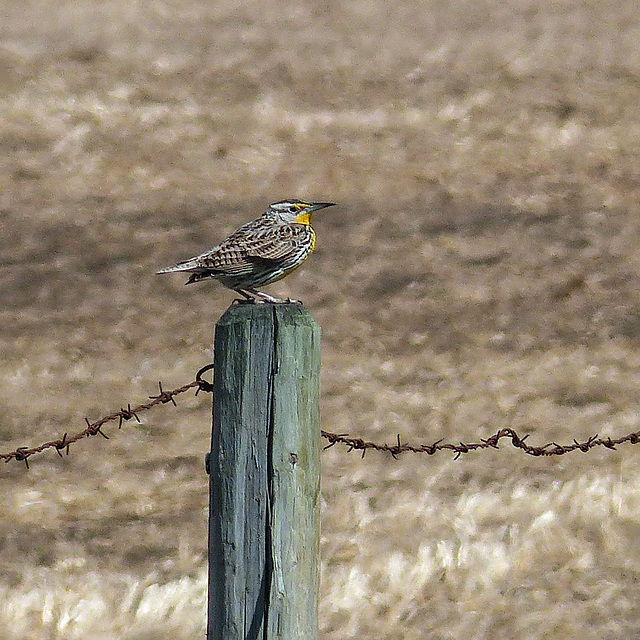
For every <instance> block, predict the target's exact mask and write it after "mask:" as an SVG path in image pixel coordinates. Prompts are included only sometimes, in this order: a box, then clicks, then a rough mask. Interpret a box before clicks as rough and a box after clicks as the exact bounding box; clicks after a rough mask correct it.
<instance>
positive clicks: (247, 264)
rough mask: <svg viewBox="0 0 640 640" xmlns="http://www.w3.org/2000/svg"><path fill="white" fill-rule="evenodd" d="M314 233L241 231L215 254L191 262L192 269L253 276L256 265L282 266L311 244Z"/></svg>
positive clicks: (301, 229) (282, 228) (292, 228)
mask: <svg viewBox="0 0 640 640" xmlns="http://www.w3.org/2000/svg"><path fill="white" fill-rule="evenodd" d="M312 235H313V231H312V230H311V229H310V228H309V227H308V226H306V225H278V226H274V227H270V228H269V227H265V228H255V227H253V228H251V227H249V226H248V225H247V227H241V228H240V229H238V231H236V232H235V233H233V234H232V235H230V236H229V237H228V238H227V239H226V240H225V241H224V242H222V243H221V244H220V245H218V246H217V247H215V248H214V249H212V250H211V251H209V252H207V253H205V254H202V255H201V256H198V257H197V258H194V259H193V260H189V261H187V262H189V263H191V264H192V265H193V266H192V268H198V269H200V270H206V271H211V272H213V273H224V274H229V275H242V274H244V273H251V272H253V270H254V269H255V266H256V263H265V262H272V263H278V262H281V261H283V260H285V259H286V258H287V257H288V256H290V255H291V254H292V253H296V248H297V247H298V246H299V245H301V244H304V243H306V242H309V241H310V238H311V236H312Z"/></svg>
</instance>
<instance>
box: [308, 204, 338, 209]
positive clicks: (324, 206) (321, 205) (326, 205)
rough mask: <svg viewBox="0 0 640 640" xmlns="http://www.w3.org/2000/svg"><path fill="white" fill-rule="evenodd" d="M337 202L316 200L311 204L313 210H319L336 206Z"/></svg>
mask: <svg viewBox="0 0 640 640" xmlns="http://www.w3.org/2000/svg"><path fill="white" fill-rule="evenodd" d="M335 206H336V203H335V202H314V203H313V204H312V205H311V211H318V210H320V209H326V208H327V207H335Z"/></svg>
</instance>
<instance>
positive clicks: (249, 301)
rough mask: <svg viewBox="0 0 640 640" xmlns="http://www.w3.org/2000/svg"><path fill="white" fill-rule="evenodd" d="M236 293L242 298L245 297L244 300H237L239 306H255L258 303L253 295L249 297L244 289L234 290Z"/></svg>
mask: <svg viewBox="0 0 640 640" xmlns="http://www.w3.org/2000/svg"><path fill="white" fill-rule="evenodd" d="M234 291H235V292H236V293H239V294H240V295H241V296H244V297H243V298H236V299H235V300H234V302H237V303H238V304H255V303H256V299H255V298H254V297H253V296H252V295H249V294H248V293H247V292H246V291H243V290H242V289H234Z"/></svg>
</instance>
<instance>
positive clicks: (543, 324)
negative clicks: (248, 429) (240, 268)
mask: <svg viewBox="0 0 640 640" xmlns="http://www.w3.org/2000/svg"><path fill="white" fill-rule="evenodd" d="M3 10H4V16H3V20H2V21H1V22H0V105H1V106H0V113H1V114H2V117H1V119H0V149H1V150H2V153H0V223H1V225H2V232H3V242H2V244H1V245H0V274H1V276H2V277H1V278H0V290H1V296H2V297H1V300H2V307H1V308H0V326H1V331H2V336H3V341H2V346H3V349H2V351H3V359H2V365H1V367H0V402H1V406H2V420H1V422H0V447H1V450H3V451H4V450H9V449H11V448H13V447H15V446H17V445H22V444H27V443H28V444H36V443H39V442H41V441H43V440H45V439H48V438H50V437H52V436H58V435H60V434H61V433H63V432H64V431H72V430H75V429H79V428H82V424H83V418H84V416H89V417H91V418H97V417H99V416H100V415H103V414H104V413H105V412H107V411H111V410H114V409H117V408H119V407H120V406H121V405H122V404H123V403H126V402H127V401H129V400H131V401H132V402H137V401H140V400H142V399H144V398H145V397H146V396H147V395H148V394H150V393H153V391H154V390H155V384H156V381H157V380H159V379H160V380H162V381H163V382H164V383H165V385H166V386H167V387H170V386H177V385H179V384H182V383H184V382H186V381H188V380H189V379H190V378H191V377H192V375H193V373H194V371H195V370H196V369H197V367H199V366H200V365H202V364H204V363H206V362H208V361H209V359H210V357H211V354H210V346H211V342H212V331H213V325H214V322H215V320H216V319H217V318H218V317H219V316H220V315H221V313H222V312H223V311H224V309H225V308H226V307H227V305H228V304H229V303H230V302H231V299H232V296H231V295H230V294H229V293H228V292H225V291H224V290H223V289H222V288H220V287H216V286H214V285H210V286H201V287H199V288H198V287H189V288H185V287H184V286H183V284H182V281H181V279H180V278H170V277H164V278H156V277H155V276H154V275H153V272H154V270H155V269H156V268H157V267H159V266H163V265H165V264H169V263H171V262H172V261H174V260H176V259H180V258H184V257H188V256H190V255H192V254H193V253H195V252H197V251H199V250H202V249H205V248H207V247H208V246H210V245H211V244H212V243H214V242H215V241H217V240H219V239H221V238H222V237H223V236H224V235H225V234H226V233H227V232H229V231H230V230H231V229H233V228H234V227H235V226H237V225H238V224H240V223H241V222H244V221H246V220H248V219H250V218H251V217H253V216H255V215H256V214H257V212H258V211H259V210H260V209H261V208H262V207H263V206H264V205H265V204H266V203H267V202H269V201H272V200H277V199H280V198H283V197H305V198H307V197H308V198H322V199H327V200H333V201H336V202H339V203H340V208H339V209H338V208H335V209H331V210H329V211H328V212H327V214H326V215H322V216H320V215H319V216H317V225H316V227H317V230H318V233H319V237H320V239H319V246H318V249H317V252H316V254H315V255H314V256H313V257H312V258H311V260H310V262H309V263H308V264H307V265H306V266H305V267H304V268H303V269H302V270H301V271H299V272H298V273H296V274H295V275H293V276H291V277H290V278H288V279H287V280H285V281H283V282H282V283H280V284H278V285H276V286H275V287H274V289H273V291H274V292H277V293H279V294H282V295H291V296H292V297H296V298H302V299H303V300H304V301H305V303H306V305H307V308H308V309H309V310H310V311H311V312H312V313H313V315H314V317H315V318H316V319H317V320H318V321H319V323H320V324H321V326H322V328H323V404H322V415H323V424H324V427H325V428H326V429H327V430H331V431H340V432H349V433H351V434H357V435H362V436H363V437H366V438H370V439H376V440H386V441H392V440H393V439H394V438H395V434H396V433H401V434H402V437H403V439H404V440H408V441H412V442H433V441H434V440H436V439H437V438H440V437H443V438H445V439H449V440H466V439H471V438H474V439H475V438H478V437H481V436H483V435H487V434H489V433H492V432H493V431H495V429H496V428H497V427H500V426H504V425H506V424H512V425H514V426H516V427H517V428H518V429H519V430H521V431H523V432H528V433H531V441H532V442H534V443H538V444H539V443H543V442H546V441H548V440H554V439H555V440H558V441H570V440H571V439H573V438H574V437H576V438H579V439H584V438H586V437H587V436H589V435H591V434H593V433H600V434H601V435H614V434H617V435H620V434H624V433H628V432H630V431H634V430H637V429H638V409H637V407H638V401H637V389H638V387H639V386H640V356H639V355H638V346H639V345H640V320H639V317H640V300H639V299H638V296H637V291H638V279H639V277H638V267H639V266H640V250H639V246H638V240H637V239H638V237H639V234H640V217H639V216H638V215H637V206H638V204H637V203H638V197H639V196H640V161H639V160H640V158H639V157H638V148H639V143H640V126H639V125H638V116H637V114H638V104H639V102H640V44H639V43H640V24H639V21H638V18H637V5H636V3H635V2H632V1H631V0H624V1H621V2H613V1H611V0H604V1H599V2H595V1H591V0H584V1H581V2H577V1H572V0H564V1H559V2H542V3H540V2H535V3H534V2H529V1H527V0H510V1H507V2H503V3H496V2H480V3H478V2H472V1H471V0H454V1H447V2H441V1H440V0H434V1H433V2H430V3H428V6H425V4H424V3H421V2H417V1H416V0H413V1H412V2H406V3H403V4H400V5H391V4H388V3H387V4H385V3H383V2H380V1H378V0H374V1H373V2H372V1H371V0H367V1H364V0H353V1H351V2H347V3H341V4H339V3H335V4H333V5H332V4H327V3H313V2H306V3H292V2H272V3H270V4H268V5H267V4H265V3H263V2H257V1H255V0H254V1H253V2H245V3H241V4H238V3H231V2H219V3H205V2H186V1H184V0H182V1H181V0H177V1H176V2H173V3H167V2H161V1H158V2H146V3H142V2H122V1H121V0H112V1H110V2H101V3H95V2H86V1H85V0H79V1H75V2H63V1H61V0H59V1H57V2H54V3H45V4H42V3H24V2H17V1H15V0H5V2H4V3H3ZM208 414H209V399H208V398H207V397H203V396H199V397H198V398H194V397H193V396H190V397H189V398H188V399H187V398H183V399H182V400H181V401H180V408H179V409H178V410H175V409H172V408H165V409H164V410H157V411H155V412H153V413H152V414H148V416H145V417H144V420H143V424H142V425H136V424H130V423H128V424H127V425H126V428H123V430H122V431H121V432H118V433H114V435H115V437H113V438H112V439H111V440H110V441H109V442H107V441H104V440H102V439H101V438H96V439H94V440H91V441H87V442H84V443H81V444H79V445H77V446H76V447H75V450H74V451H73V454H72V455H71V456H70V457H69V458H68V459H67V458H65V459H63V460H61V459H59V458H58V457H57V456H55V455H54V454H50V455H47V456H43V457H41V458H39V459H38V460H37V461H36V460H34V461H33V464H32V469H31V471H30V472H28V473H27V472H25V470H24V468H23V467H21V466H20V465H16V464H11V465H7V466H4V467H2V469H1V470H0V473H1V474H2V475H1V477H0V481H1V482H2V489H3V490H2V492H0V513H2V517H1V518H0V551H1V553H0V622H1V623H2V624H0V629H2V630H1V631H0V638H1V639H2V640H5V639H7V640H9V639H11V640H14V639H16V638H20V639H21V640H22V639H34V640H35V639H40V638H65V639H70V638H88V637H91V638H105V639H107V638H119V639H129V640H143V639H145V640H150V639H152V638H166V637H172V638H175V639H176V640H179V639H181V638H193V637H197V636H199V635H202V633H203V628H204V600H205V594H204V589H205V578H204V573H203V571H204V565H205V560H206V558H205V553H206V507H207V504H206V500H207V488H206V487H207V478H206V476H205V474H204V468H203V454H204V452H205V451H206V449H207V446H208V439H209V434H208V422H209V419H208ZM638 458H639V453H638V452H636V451H635V448H634V447H625V448H621V449H620V451H619V452H617V453H612V452H608V451H602V452H601V451H597V452H592V453H590V454H588V455H582V454H574V455H572V456H570V457H566V458H563V459H552V460H539V459H535V460H534V459H528V458H525V457H524V456H523V455H521V454H518V453H517V452H513V451H510V450H503V451H500V452H490V453H479V454H475V455H470V456H468V457H465V458H463V459H462V460H459V461H457V462H453V461H452V460H451V458H450V457H449V456H447V455H445V454H440V455H438V456H436V457H433V458H431V457H426V456H420V457H418V456H415V457H410V456H405V457H403V458H401V459H400V460H399V461H394V460H392V459H390V458H388V457H385V456H382V455H379V454H372V455H368V456H367V457H366V458H365V460H361V459H360V458H359V457H357V456H354V455H352V456H349V455H347V454H346V453H345V452H344V451H343V450H339V449H337V448H336V449H333V450H330V451H327V452H326V453H325V454H324V457H323V473H324V478H323V496H324V510H323V542H322V554H323V582H322V594H321V624H322V633H321V635H322V638H323V640H337V639H343V638H359V639H367V640H383V639H384V640H387V639H389V640H390V639H392V638H393V639H394V640H395V639H396V638H398V637H402V638H404V639H405V640H414V639H418V638H421V639H422V638H442V639H445V638H448V639H453V638H455V639H457V638H465V637H467V638H474V639H477V640H484V639H490V638H495V637H501V638H514V639H515V638H518V639H520V638H527V639H533V640H535V639H542V638H545V640H552V639H558V640H560V639H562V640H565V639H566V638H576V637H580V638H581V640H591V639H593V640H596V639H598V640H602V639H622V638H625V639H626V638H630V637H633V636H634V635H636V634H637V633H638V632H639V631H640V617H639V615H638V607H637V600H638V587H637V584H638V578H639V576H640V563H639V562H638V560H637V553H636V552H635V549H636V548H637V543H638V538H639V535H640V534H639V531H640V528H639V527H638V522H639V517H640V499H639V498H638V496H639V495H640V486H639V485H640V482H639V480H638V474H637V472H636V462H637V461H638Z"/></svg>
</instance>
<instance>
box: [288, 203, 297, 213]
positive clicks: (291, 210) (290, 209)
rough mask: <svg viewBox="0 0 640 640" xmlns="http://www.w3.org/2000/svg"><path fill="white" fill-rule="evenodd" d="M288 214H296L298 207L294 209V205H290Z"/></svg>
mask: <svg viewBox="0 0 640 640" xmlns="http://www.w3.org/2000/svg"><path fill="white" fill-rule="evenodd" d="M289 213H298V207H296V205H294V204H292V205H291V206H290V207H289Z"/></svg>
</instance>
